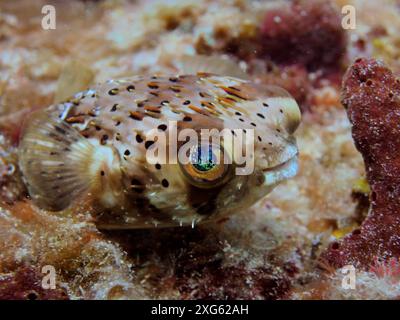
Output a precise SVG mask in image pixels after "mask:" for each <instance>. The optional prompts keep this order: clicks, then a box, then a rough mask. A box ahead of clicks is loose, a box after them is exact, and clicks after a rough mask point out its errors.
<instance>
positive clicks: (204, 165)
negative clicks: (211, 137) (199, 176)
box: [192, 146, 216, 172]
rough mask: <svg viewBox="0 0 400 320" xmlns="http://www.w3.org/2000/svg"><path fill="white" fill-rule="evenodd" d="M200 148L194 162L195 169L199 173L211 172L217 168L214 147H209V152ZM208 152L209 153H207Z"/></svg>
mask: <svg viewBox="0 0 400 320" xmlns="http://www.w3.org/2000/svg"><path fill="white" fill-rule="evenodd" d="M205 149H206V148H204V147H203V148H202V147H201V146H199V147H198V148H197V152H196V153H195V154H194V157H193V158H194V159H193V160H194V161H192V164H193V167H195V168H196V169H197V170H199V171H203V172H204V171H209V170H211V169H213V168H214V167H215V166H216V163H215V159H214V154H213V152H212V147H211V146H209V147H208V150H205ZM207 151H208V152H207Z"/></svg>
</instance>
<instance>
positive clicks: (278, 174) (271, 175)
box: [263, 153, 299, 185]
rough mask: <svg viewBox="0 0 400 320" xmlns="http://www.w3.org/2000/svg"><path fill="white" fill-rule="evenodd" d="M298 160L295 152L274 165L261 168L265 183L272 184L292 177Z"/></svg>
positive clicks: (297, 166) (296, 168)
mask: <svg viewBox="0 0 400 320" xmlns="http://www.w3.org/2000/svg"><path fill="white" fill-rule="evenodd" d="M298 160H299V157H298V153H296V154H295V155H294V156H293V157H291V158H289V159H288V160H286V161H285V162H283V163H281V164H279V165H277V166H275V167H271V168H266V169H263V172H264V177H265V184H266V185H272V184H276V183H278V182H280V181H283V180H287V179H290V178H293V177H294V176H295V175H296V174H297V171H298V168H299V162H298Z"/></svg>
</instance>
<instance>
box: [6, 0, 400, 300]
mask: <svg viewBox="0 0 400 320" xmlns="http://www.w3.org/2000/svg"><path fill="white" fill-rule="evenodd" d="M48 2H49V1H41V0H40V1H28V0H26V1H25V0H18V1H0V128H1V129H2V135H1V136H0V142H1V146H0V159H1V161H0V167H1V173H2V177H1V187H2V191H1V202H2V204H1V205H0V208H1V209H0V297H3V298H7V297H10V292H11V289H10V288H12V290H13V292H14V293H15V294H16V295H19V296H18V297H22V298H24V297H27V298H65V297H66V296H68V297H69V298H71V299H115V298H129V299H142V298H167V299H180V298H184V299H192V298H214V299H225V298H245V299H246V298H247V299H318V298H322V299H332V298H338V299H341V298H396V297H397V298H398V297H399V296H400V284H399V283H392V282H388V281H387V279H385V278H382V277H379V276H378V275H376V274H374V273H372V272H365V271H360V272H359V273H358V281H359V282H358V284H359V285H358V287H357V290H353V291H352V290H350V291H349V290H344V289H342V288H341V286H340V284H341V274H340V272H339V271H335V270H325V269H324V268H323V267H321V266H320V264H319V263H318V260H317V257H318V255H319V253H320V252H322V251H323V250H324V248H326V246H327V244H328V243H329V242H330V241H332V240H334V239H337V238H340V237H342V236H344V235H345V234H346V233H347V232H350V231H351V230H352V229H353V228H355V227H357V226H358V225H359V224H360V222H361V221H362V219H363V214H365V212H363V210H361V209H360V205H359V201H357V200H356V199H355V198H354V196H352V192H353V191H354V190H355V189H357V188H360V184H362V182H360V181H362V180H360V179H362V178H363V175H364V166H363V162H362V159H361V156H360V155H359V153H358V152H357V150H356V149H355V147H354V145H353V140H352V138H351V132H350V124H349V122H348V120H347V116H346V114H345V111H344V109H343V107H342V106H341V105H340V102H339V86H340V82H339V81H337V80H332V79H335V77H329V76H327V77H326V78H325V79H323V80H322V81H321V84H320V85H319V86H314V85H309V86H308V87H307V88H304V87H303V84H304V83H309V82H310V83H312V80H313V79H314V78H316V77H318V76H319V75H320V71H319V70H313V71H307V72H306V73H303V74H302V76H301V77H299V78H298V79H297V78H296V77H294V78H293V79H292V78H290V77H291V76H290V75H288V74H287V73H286V72H284V71H282V70H284V69H283V68H282V67H280V66H276V68H275V69H274V70H275V71H258V72H254V74H253V75H254V78H257V77H258V78H263V77H268V78H274V77H276V78H280V79H278V80H277V82H282V83H286V82H289V83H290V84H291V85H293V84H292V82H294V86H295V87H296V88H297V90H298V91H299V92H300V93H301V94H303V95H304V96H305V97H306V98H305V99H304V101H303V103H302V108H303V122H302V124H301V126H300V128H299V130H298V132H297V138H298V145H299V149H300V170H299V174H298V176H297V177H296V178H294V179H292V180H290V181H288V182H285V183H283V184H282V185H280V186H278V187H277V188H276V189H275V190H274V191H273V192H272V193H271V194H270V195H268V196H267V197H266V198H265V199H264V200H262V201H261V202H259V203H257V204H256V205H255V206H254V207H252V208H250V209H249V210H246V211H245V212H240V213H238V214H236V215H234V216H232V217H230V219H229V220H228V221H226V222H224V223H222V224H218V225H215V224H208V225H203V226H198V227H195V228H194V229H191V228H179V229H174V230H168V229H163V230H160V229H154V230H143V231H119V232H100V231H98V230H97V229H96V227H95V225H94V224H93V223H92V222H91V219H90V215H89V213H88V212H87V211H85V210H84V209H82V208H73V209H71V210H68V211H64V212H61V213H57V214H54V213H49V212H46V211H43V210H40V209H38V208H36V207H35V206H33V205H32V203H31V202H30V200H28V199H26V198H24V197H23V196H22V193H23V187H22V185H21V181H20V178H19V176H18V175H19V172H18V169H17V167H16V158H15V150H16V149H15V147H14V145H13V142H15V140H16V139H15V136H16V133H15V131H16V130H17V129H16V128H18V125H20V123H21V121H22V120H23V118H24V116H26V113H27V112H28V111H29V110H32V109H37V108H40V107H45V106H47V105H49V104H51V103H52V102H53V100H54V95H55V92H56V90H57V81H58V79H59V76H60V74H61V73H62V70H63V65H65V64H66V63H68V61H70V60H74V61H79V63H81V64H82V65H83V66H84V68H87V69H88V70H89V71H88V72H91V74H92V75H93V79H92V82H100V81H104V80H106V79H110V78H119V77H125V76H129V75H134V74H153V73H159V74H160V73H171V72H174V67H173V63H174V62H176V61H179V58H180V56H182V55H183V54H194V53H196V51H197V52H198V51H201V50H202V48H204V47H206V48H207V50H209V53H216V54H221V53H223V52H221V50H222V49H221V48H223V43H224V41H229V39H232V38H235V39H239V40H240V37H242V36H243V34H251V32H254V30H255V29H256V28H257V25H258V24H260V23H261V20H262V17H263V13H264V12H266V11H267V10H270V8H273V7H279V6H280V5H281V2H279V1H278V2H275V1H265V2H256V1H248V2H246V1H240V0H237V1H211V0H209V1H142V2H140V1H139V2H136V3H135V2H129V1H104V2H96V1H93V2H92V1H85V2H82V1H77V0H73V1H68V2H67V1H50V2H51V3H53V4H54V5H55V6H56V9H57V28H56V30H47V31H46V30H43V29H42V28H41V27H40V20H41V17H42V15H41V13H40V10H41V7H42V6H43V5H44V4H47V3H48ZM347 3H352V4H354V5H355V6H356V8H357V24H358V25H357V28H356V30H352V31H346V32H345V33H346V36H347V39H348V40H347V41H348V42H347V52H346V53H345V54H344V56H343V59H342V61H341V63H340V65H339V67H338V69H337V70H336V71H335V72H336V75H337V74H339V75H341V74H342V73H343V71H344V70H345V69H346V67H347V65H348V64H349V62H350V61H352V60H353V59H354V58H355V57H356V56H358V55H359V54H360V49H359V44H360V41H361V40H360V39H363V40H362V41H364V42H365V43H363V51H362V54H363V55H366V56H375V57H378V58H382V59H384V60H385V61H386V63H387V64H388V65H389V66H390V67H391V68H392V69H393V70H394V71H395V72H398V71H399V70H400V64H399V61H400V60H399V53H398V52H399V50H398V47H399V43H400V38H399V37H398V34H399V33H398V31H399V30H400V19H399V18H398V16H399V14H400V9H399V4H398V3H396V2H395V1H379V4H378V2H376V1H373V0H370V1H369V0H366V1H361V0H360V1H341V0H338V1H335V2H334V4H336V5H338V6H340V5H343V4H347ZM371 13H373V14H371ZM377 17H380V18H379V19H378V18H377ZM380 28H385V30H386V32H385V33H384V34H383V33H380V32H378V31H379V30H380ZM215 30H219V32H220V33H222V34H223V37H220V38H218V39H216V38H215V37H216V36H215V32H214V31H215ZM221 30H222V31H221ZM371 30H378V31H377V32H375V33H371ZM371 34H373V35H371ZM221 39H222V40H221ZM205 43H206V44H205ZM221 43H222V44H221ZM238 43H239V45H240V41H239V42H238ZM288 50H290V48H288ZM250 59H251V61H250V63H252V64H253V65H254V64H256V65H258V64H260V65H261V66H263V63H264V62H263V58H261V57H255V58H254V57H252V58H250ZM246 62H248V61H242V63H243V64H246ZM268 72H269V74H267V73H268ZM264 73H265V74H267V75H265V74H264ZM288 77H289V80H288V79H287V78H288ZM336 78H337V76H336ZM339 79H340V78H339ZM296 81H297V82H296ZM13 139H14V140H13ZM364 200H365V199H364ZM357 208H358V209H357ZM43 265H53V266H54V267H55V269H56V270H57V286H58V287H57V288H58V289H57V290H55V291H54V292H52V293H49V292H46V291H43V290H41V289H40V287H39V285H38V283H39V280H38V279H40V277H41V274H40V268H41V267H42V266H43ZM328 269H329V268H328ZM328 271H329V272H328Z"/></svg>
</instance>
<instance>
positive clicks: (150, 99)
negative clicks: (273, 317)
mask: <svg viewBox="0 0 400 320" xmlns="http://www.w3.org/2000/svg"><path fill="white" fill-rule="evenodd" d="M183 65H184V67H183V69H184V70H189V71H186V72H182V73H180V74H179V75H170V76H165V75H162V76H161V75H155V76H134V77H131V78H123V79H118V80H109V81H106V82H105V83H102V84H97V85H95V86H94V87H92V88H90V89H88V90H85V91H82V92H80V93H77V94H75V95H74V96H73V97H72V98H71V99H69V100H67V101H65V102H62V103H58V104H54V105H51V106H50V107H48V108H47V109H44V110H40V111H38V112H36V113H34V114H33V115H32V116H31V117H30V119H29V120H27V121H26V123H25V125H24V129H23V132H22V136H21V140H20V148H19V150H20V151H19V165H20V168H21V171H22V173H23V177H24V180H25V182H26V185H27V188H28V191H29V194H30V196H31V198H32V199H33V201H34V202H35V203H36V204H37V205H38V206H39V207H41V208H44V209H47V210H50V211H60V210H64V209H66V208H68V207H70V206H72V205H73V204H77V203H79V201H86V203H87V202H89V203H90V204H91V206H92V208H93V210H92V212H93V216H94V220H95V221H96V223H97V226H98V227H99V228H103V229H130V228H151V227H156V226H158V227H170V226H185V225H192V226H193V225H194V224H197V223H199V222H206V221H218V220H222V219H225V217H226V216H227V215H229V214H230V213H232V212H237V211H240V210H242V209H246V208H248V207H249V206H251V205H253V204H254V203H255V202H257V201H258V200H260V199H261V198H263V197H264V196H265V195H266V194H268V193H269V192H270V191H271V190H272V189H273V188H274V187H275V186H276V185H277V184H278V183H280V182H281V181H283V180H286V179H288V178H291V177H293V176H294V175H295V174H296V173H297V169H298V148H297V145H296V140H295V137H294V135H293V134H294V132H295V131H296V129H297V127H298V125H299V123H300V119H301V113H300V110H299V107H298V105H297V103H296V101H295V100H294V99H293V98H292V97H291V95H290V94H289V93H288V92H286V91H285V90H284V89H282V88H280V87H276V86H265V85H261V84H256V83H254V82H252V81H250V80H248V79H247V78H248V77H247V75H246V74H245V73H244V72H243V71H242V70H240V69H239V68H238V67H237V66H236V65H234V64H232V63H228V62H224V61H223V60H222V61H221V60H217V59H216V58H213V57H193V58H186V60H185V63H184V64H183ZM171 121H175V123H176V124H177V125H176V130H177V131H178V133H179V132H180V131H181V130H183V129H187V128H189V129H193V130H194V131H195V132H196V133H198V134H200V132H201V129H217V130H222V129H229V130H232V132H233V130H235V129H242V130H243V131H246V130H250V129H252V130H253V132H254V155H253V158H254V159H253V161H254V167H253V170H252V172H251V173H249V174H245V175H238V174H236V173H235V170H233V168H234V167H236V166H238V164H237V163H235V161H231V162H230V163H224V162H223V161H222V162H219V163H214V162H213V161H212V160H213V154H211V155H210V158H209V159H208V158H207V157H203V156H202V157H201V160H200V162H197V163H195V162H193V163H191V162H189V163H186V164H184V165H183V164H180V163H168V162H167V163H150V162H149V161H147V158H146V152H147V151H148V149H149V148H151V146H152V145H153V144H154V142H155V141H154V139H153V140H152V138H150V137H149V135H148V132H149V131H150V130H151V129H156V130H158V131H160V132H164V133H166V134H167V135H168V134H169V131H170V130H171V128H170V123H171ZM167 141H168V140H167ZM166 143H169V142H166ZM200 143H202V142H201V139H200V140H199V144H200ZM166 147H167V148H168V147H169V145H168V146H166ZM228 149H229V148H228V147H227V146H224V142H223V141H221V143H220V144H219V145H218V146H217V150H219V151H221V152H222V153H228V154H229V153H230V152H232V150H228ZM199 150H201V148H192V149H190V151H189V152H194V153H196V152H199ZM213 150H215V148H214V149H213ZM191 156H192V155H189V157H191ZM197 156H198V155H195V158H196V157H197ZM197 158H198V157H197ZM201 161H203V162H205V163H202V162H201Z"/></svg>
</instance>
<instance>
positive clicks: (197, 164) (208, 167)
mask: <svg viewBox="0 0 400 320" xmlns="http://www.w3.org/2000/svg"><path fill="white" fill-rule="evenodd" d="M188 160H189V161H188V163H187V164H183V165H181V167H182V171H183V173H184V175H185V176H186V178H187V179H188V180H189V182H190V183H191V184H192V185H194V186H197V187H199V188H214V187H216V186H218V185H220V184H221V183H223V182H225V181H226V179H225V178H226V177H227V173H228V171H229V165H228V164H227V163H224V162H227V161H226V160H227V155H225V153H224V149H223V147H222V146H220V145H215V144H211V143H208V142H202V143H200V144H198V145H194V146H192V147H191V148H190V149H189V154H188Z"/></svg>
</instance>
